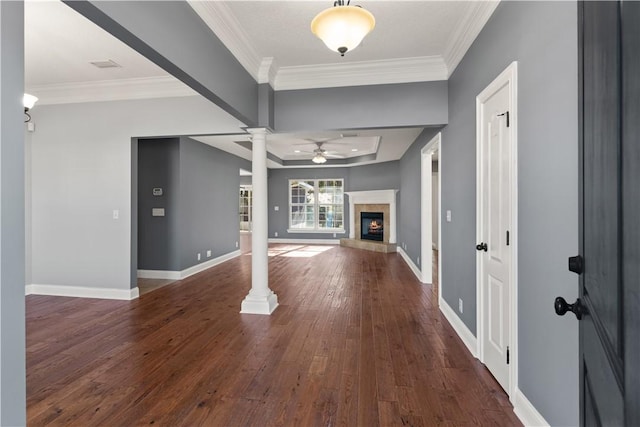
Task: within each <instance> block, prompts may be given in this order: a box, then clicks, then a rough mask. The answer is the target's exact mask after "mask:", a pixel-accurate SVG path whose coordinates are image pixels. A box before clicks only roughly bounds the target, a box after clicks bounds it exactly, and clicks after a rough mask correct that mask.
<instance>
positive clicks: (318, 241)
mask: <svg viewBox="0 0 640 427" xmlns="http://www.w3.org/2000/svg"><path fill="white" fill-rule="evenodd" d="M269 243H292V244H299V245H339V244H340V239H280V238H275V237H274V238H269Z"/></svg>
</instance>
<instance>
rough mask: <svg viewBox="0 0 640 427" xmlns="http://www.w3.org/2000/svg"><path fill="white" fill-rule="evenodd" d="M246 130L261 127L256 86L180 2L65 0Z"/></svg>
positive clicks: (209, 31)
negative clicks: (218, 107) (256, 126)
mask: <svg viewBox="0 0 640 427" xmlns="http://www.w3.org/2000/svg"><path fill="white" fill-rule="evenodd" d="M65 3H66V4H67V5H68V6H70V7H71V8H73V9H74V10H76V11H77V12H79V13H80V14H82V15H84V16H85V17H87V18H88V19H90V20H91V21H93V22H94V23H96V24H97V25H98V26H100V27H102V28H103V29H105V30H106V31H108V32H109V33H111V34H113V35H114V36H115V37H117V38H119V39H120V40H122V41H123V42H124V43H126V44H127V45H129V46H130V47H132V48H134V49H135V50H137V51H138V52H139V53H141V54H142V55H143V56H145V57H147V58H148V59H150V60H151V61H153V62H155V63H156V64H157V65H159V66H160V67H162V68H164V69H165V70H166V71H167V72H168V73H170V74H171V75H173V76H174V77H177V78H178V79H180V80H182V81H183V82H184V83H185V84H187V85H188V86H190V87H191V88H192V89H193V90H195V91H196V92H198V93H199V94H201V95H202V96H204V97H205V98H207V99H209V100H210V101H212V102H214V103H215V104H216V105H218V106H220V107H221V108H223V109H224V110H225V111H227V112H228V113H229V114H232V115H233V116H234V117H236V118H237V119H238V120H240V121H242V122H244V123H245V124H246V125H247V126H254V125H256V124H257V123H258V84H257V83H256V82H255V80H254V79H253V77H251V75H250V74H249V73H248V72H247V71H246V70H245V69H244V67H243V66H242V65H240V63H239V62H238V61H237V60H236V58H235V57H234V56H233V55H232V54H231V52H230V51H229V50H228V49H227V48H226V46H225V45H224V44H223V43H222V42H221V41H220V39H218V37H216V35H215V34H214V33H213V32H212V31H211V30H210V29H209V27H208V26H207V25H206V24H205V23H204V22H203V21H202V19H200V17H199V16H198V15H197V14H196V12H195V11H194V10H193V8H191V6H189V4H188V3H187V2H181V1H126V2H125V1H113V2H112V1H65Z"/></svg>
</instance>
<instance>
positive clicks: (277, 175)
mask: <svg viewBox="0 0 640 427" xmlns="http://www.w3.org/2000/svg"><path fill="white" fill-rule="evenodd" d="M305 178H308V179H332V178H342V179H344V187H345V191H367V190H390V189H398V188H399V186H400V175H399V162H397V161H394V162H385V163H378V164H374V165H364V166H353V167H350V168H327V167H317V168H302V169H270V170H269V183H268V185H269V237H270V238H274V237H275V233H276V232H277V233H278V238H287V239H334V237H333V234H332V233H287V228H288V227H289V216H288V209H289V193H288V191H289V180H290V179H305ZM344 203H345V216H344V229H345V233H344V234H337V235H336V237H335V238H336V239H339V238H341V237H348V236H349V215H350V212H349V199H348V196H345V200H344ZM274 206H278V207H279V211H275V210H274Z"/></svg>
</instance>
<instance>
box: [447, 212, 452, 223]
mask: <svg viewBox="0 0 640 427" xmlns="http://www.w3.org/2000/svg"><path fill="white" fill-rule="evenodd" d="M447 222H451V211H447Z"/></svg>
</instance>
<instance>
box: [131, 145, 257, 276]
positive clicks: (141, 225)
mask: <svg viewBox="0 0 640 427" xmlns="http://www.w3.org/2000/svg"><path fill="white" fill-rule="evenodd" d="M241 167H242V168H244V169H247V168H250V163H249V162H248V161H247V160H244V159H241V158H239V157H236V156H234V155H232V154H229V153H226V152H224V151H221V150H219V149H217V148H214V147H211V146H209V145H206V144H203V143H201V142H198V141H195V140H193V139H191V138H186V137H181V138H160V139H146V140H139V141H138V207H139V214H138V230H139V232H138V248H139V249H138V268H139V269H141V270H167V271H182V270H185V269H187V268H189V267H192V266H194V265H197V264H201V263H204V262H206V261H209V260H211V259H213V258H217V257H220V256H223V255H227V254H229V253H232V252H234V251H236V250H238V247H237V246H236V243H237V242H239V217H238V190H239V187H240V174H239V169H240V168H241ZM153 188H162V189H163V195H162V196H153V193H152V191H153ZM154 207H155V208H164V209H165V216H164V217H154V216H152V215H151V209H152V208H154ZM207 251H211V255H210V256H207ZM198 253H200V254H201V258H200V260H198V259H197V254H198Z"/></svg>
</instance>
